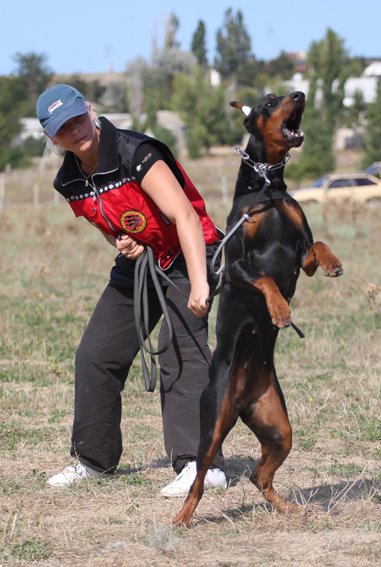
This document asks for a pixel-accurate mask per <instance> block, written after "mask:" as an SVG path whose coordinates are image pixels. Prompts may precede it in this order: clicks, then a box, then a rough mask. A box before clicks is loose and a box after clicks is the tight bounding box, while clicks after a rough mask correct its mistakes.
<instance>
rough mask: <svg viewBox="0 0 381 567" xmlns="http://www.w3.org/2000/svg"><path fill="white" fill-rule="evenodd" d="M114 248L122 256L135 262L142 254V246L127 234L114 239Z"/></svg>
mask: <svg viewBox="0 0 381 567" xmlns="http://www.w3.org/2000/svg"><path fill="white" fill-rule="evenodd" d="M116 247H117V249H118V250H119V252H120V253H121V254H123V256H126V257H127V258H129V259H130V260H136V259H137V258H139V256H140V255H141V254H143V252H144V246H143V245H142V244H139V242H137V240H135V238H132V236H129V235H128V234H122V235H121V236H119V238H117V239H116Z"/></svg>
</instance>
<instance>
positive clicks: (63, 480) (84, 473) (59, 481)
mask: <svg viewBox="0 0 381 567" xmlns="http://www.w3.org/2000/svg"><path fill="white" fill-rule="evenodd" d="M102 475H104V473H101V472H99V471H95V470H94V469H91V468H90V467H88V466H87V465H84V464H83V463H78V464H76V465H71V466H70V467H66V468H65V469H64V470H63V471H62V472H60V473H58V474H55V475H54V476H51V477H50V478H49V479H48V480H47V484H50V486H69V485H70V484H73V483H74V482H78V481H79V480H88V479H89V478H99V477H100V476H102Z"/></svg>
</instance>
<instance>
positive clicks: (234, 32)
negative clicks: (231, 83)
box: [214, 8, 251, 78]
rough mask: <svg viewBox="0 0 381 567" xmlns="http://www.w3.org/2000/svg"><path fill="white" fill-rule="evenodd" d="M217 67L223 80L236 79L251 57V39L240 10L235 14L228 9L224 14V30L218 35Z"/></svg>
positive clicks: (218, 32) (221, 29)
mask: <svg viewBox="0 0 381 567" xmlns="http://www.w3.org/2000/svg"><path fill="white" fill-rule="evenodd" d="M216 44H217V45H216V57H215V62H214V63H215V67H216V69H217V71H219V72H220V73H221V76H222V77H223V78H230V77H235V76H236V73H237V69H239V67H240V65H243V64H245V62H246V61H247V60H248V59H249V57H250V55H251V39H250V35H249V33H248V32H247V30H246V26H245V24H244V21H243V15H242V12H241V11H240V10H237V13H236V14H235V15H234V14H233V9H232V8H228V9H227V10H226V12H225V14H224V23H223V26H222V28H220V29H219V30H217V35H216Z"/></svg>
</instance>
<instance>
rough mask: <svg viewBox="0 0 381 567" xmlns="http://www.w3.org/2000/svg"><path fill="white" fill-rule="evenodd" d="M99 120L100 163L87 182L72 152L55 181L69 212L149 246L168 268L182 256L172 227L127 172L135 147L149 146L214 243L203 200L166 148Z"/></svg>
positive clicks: (214, 231)
mask: <svg viewBox="0 0 381 567" xmlns="http://www.w3.org/2000/svg"><path fill="white" fill-rule="evenodd" d="M100 121H101V136H100V150H99V156H100V159H99V163H98V167H97V170H96V171H95V173H94V174H93V175H91V177H90V178H89V179H88V180H86V178H84V176H83V174H82V173H81V171H80V170H79V168H78V165H77V162H76V160H75V156H74V154H72V153H71V152H67V153H66V155H65V159H64V162H63V164H62V167H61V168H60V170H59V171H58V173H57V176H56V179H55V180H54V187H55V189H56V190H57V191H59V192H60V193H61V194H62V195H63V196H64V197H65V199H66V200H67V201H68V203H69V204H70V206H71V208H72V209H73V211H74V214H75V215H76V216H83V217H85V218H86V219H87V220H88V221H89V222H90V223H91V224H93V225H94V226H96V227H97V228H99V230H101V231H102V232H104V233H107V234H111V235H113V236H115V237H117V236H118V234H119V233H120V232H125V233H127V234H130V235H131V236H133V237H134V238H135V239H136V240H138V241H139V242H141V243H142V244H147V245H148V246H150V247H151V248H152V250H153V252H154V255H155V258H156V259H157V260H158V263H159V266H160V267H161V268H162V269H166V268H168V267H169V266H170V265H171V263H172V262H173V260H174V259H175V258H176V257H177V256H178V254H179V253H180V252H181V248H180V243H179V239H178V236H177V231H176V226H175V225H174V224H173V223H171V222H170V221H169V220H168V219H166V218H165V216H164V215H163V214H162V212H161V211H160V209H159V208H158V207H157V206H156V204H155V203H154V202H153V201H152V199H151V198H150V197H149V196H148V195H147V194H146V193H144V191H143V190H142V189H141V187H140V185H139V183H138V182H137V180H136V179H135V177H134V175H133V171H132V164H133V161H134V155H135V152H136V150H137V148H138V147H139V146H140V144H142V143H144V142H149V143H150V144H153V145H155V146H156V147H157V148H158V150H159V151H160V153H161V154H162V156H163V160H164V161H165V162H166V163H167V165H168V166H169V167H170V169H171V170H172V172H173V174H174V175H175V176H176V178H177V180H178V181H179V183H180V185H181V186H182V188H183V190H184V192H185V194H186V195H187V197H188V199H189V200H190V202H191V203H192V205H193V207H194V209H195V211H196V212H197V214H198V216H199V219H200V222H201V226H202V230H203V233H204V238H205V243H206V244H212V243H214V242H216V241H217V240H219V235H218V233H217V229H216V227H215V225H214V224H213V222H212V220H211V218H210V217H209V215H208V214H207V212H206V209H205V203H204V200H203V199H202V197H201V195H200V193H199V192H198V191H197V189H196V187H195V186H194V185H193V183H192V181H191V180H190V179H189V177H188V175H187V174H186V172H185V171H184V169H183V168H182V166H181V165H180V164H179V163H178V162H177V161H176V160H175V158H174V156H173V154H172V153H171V151H170V150H169V148H168V147H167V146H166V145H165V144H163V143H162V142H159V141H158V140H155V139H154V138H150V137H149V136H146V135H144V134H140V133H138V132H132V131H129V130H120V129H117V128H115V126H113V124H111V122H109V121H108V120H107V119H106V118H104V117H102V118H101V119H100Z"/></svg>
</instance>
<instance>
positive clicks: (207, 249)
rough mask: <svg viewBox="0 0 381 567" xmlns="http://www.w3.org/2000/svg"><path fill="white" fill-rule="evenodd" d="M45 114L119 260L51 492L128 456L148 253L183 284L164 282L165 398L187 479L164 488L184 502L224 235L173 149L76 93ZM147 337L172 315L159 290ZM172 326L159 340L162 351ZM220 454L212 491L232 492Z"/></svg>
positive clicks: (171, 439) (51, 102) (59, 89)
mask: <svg viewBox="0 0 381 567" xmlns="http://www.w3.org/2000/svg"><path fill="white" fill-rule="evenodd" d="M36 112H37V117H38V118H39V120H40V123H41V125H42V127H43V129H44V132H45V135H46V136H47V137H48V142H49V143H50V144H53V145H54V146H60V147H61V148H63V149H64V150H66V152H65V157H64V160H63V164H62V166H61V168H60V169H59V171H58V173H57V176H56V178H55V180H54V187H55V189H56V190H57V191H59V192H60V193H61V194H62V195H63V196H64V197H65V199H66V200H67V201H68V203H69V204H70V206H71V207H72V209H73V211H74V213H75V215H76V216H84V217H85V218H86V219H87V220H88V221H89V222H90V223H91V224H92V225H94V226H96V227H97V228H98V229H99V230H100V231H101V232H102V234H103V235H104V236H105V238H106V239H107V240H108V242H109V243H111V244H112V245H113V246H116V248H117V249H118V251H119V254H118V256H117V257H116V260H115V265H114V266H113V268H112V270H111V274H110V281H109V284H108V285H107V287H106V289H105V290H104V292H103V294H102V296H101V298H100V300H99V302H98V304H97V306H96V308H95V310H94V312H93V314H92V316H91V318H90V321H89V323H88V326H87V328H86V330H85V332H84V335H83V337H82V340H81V343H80V345H79V347H78V350H77V353H76V372H75V412H74V423H73V432H72V443H71V455H72V457H74V458H76V460H77V461H76V464H74V465H73V466H69V467H67V468H65V469H64V470H63V471H62V472H60V473H58V474H56V475H54V476H52V477H51V478H50V479H49V480H48V483H49V484H50V485H52V486H65V485H68V484H71V483H73V482H77V481H80V480H84V479H87V478H91V477H99V476H100V475H102V474H112V473H113V472H114V471H115V469H116V467H117V465H118V463H119V460H120V457H121V453H122V438H121V431H120V420H121V392H122V390H123V387H124V383H125V381H126V378H127V375H128V371H129V369H130V366H131V364H132V361H133V359H134V358H135V356H136V354H137V352H138V350H139V340H138V334H137V331H136V327H135V322H134V301H133V297H134V295H133V294H134V268H135V264H136V260H137V258H139V256H140V255H141V254H142V253H143V252H144V250H145V248H146V247H149V248H151V249H152V251H153V254H154V257H155V259H156V261H157V263H158V265H159V267H160V269H161V270H163V271H164V272H165V274H166V276H167V278H169V280H171V282H173V283H175V286H172V285H169V284H168V283H167V280H163V282H162V289H163V293H164V295H165V297H166V303H167V306H168V310H169V315H170V319H171V322H172V327H173V340H172V342H171V343H170V346H169V348H167V349H166V350H165V351H164V352H163V353H162V354H161V355H160V356H159V362H160V369H161V370H160V393H161V407H162V419H163V431H164V444H165V449H166V452H167V454H168V456H169V458H170V459H171V461H172V464H173V468H174V470H175V472H176V474H177V476H176V477H175V478H174V480H173V481H172V482H171V483H170V484H169V485H167V486H166V487H164V488H163V489H162V490H161V494H162V495H163V496H167V497H170V496H184V495H186V494H187V493H188V490H189V488H190V486H191V484H192V482H193V480H194V478H195V475H196V466H195V458H196V455H197V447H198V442H199V435H200V424H199V400H200V396H201V393H202V391H203V390H204V388H205V386H206V384H207V382H208V367H209V361H210V350H209V347H208V344H207V331H208V328H207V317H208V309H209V307H210V306H208V305H207V303H206V300H207V298H208V297H209V295H210V293H211V291H213V289H214V287H215V285H216V282H215V278H214V277H213V275H212V274H211V273H210V270H209V264H210V260H211V257H212V256H213V253H214V251H215V249H216V246H217V243H218V240H219V235H218V232H217V229H216V227H215V226H214V224H213V223H212V221H211V219H210V217H209V216H208V214H207V213H206V210H205V205H204V202H203V200H202V198H201V196H200V194H199V193H198V191H197V190H196V188H195V187H194V185H193V184H192V182H191V181H190V179H189V178H188V176H187V175H186V173H185V171H184V170H183V169H182V167H181V165H180V164H179V163H178V162H177V161H176V160H175V158H174V157H173V155H172V153H171V152H170V150H169V149H168V148H167V146H165V145H164V144H163V143H161V142H159V141H158V140H155V139H153V138H149V137H147V136H145V135H143V134H140V133H137V132H132V131H127V130H120V129H117V128H116V127H115V126H114V125H113V124H111V123H110V122H109V121H108V120H107V119H106V118H104V117H103V118H100V119H99V120H98V119H97V118H96V116H95V113H94V111H93V110H92V108H91V106H90V104H88V103H87V102H86V101H85V99H84V97H83V95H82V94H81V93H80V92H79V91H77V90H76V89H75V88H73V87H71V86H70V85H64V84H58V85H55V86H53V87H50V88H49V89H47V90H46V91H45V92H43V93H42V94H41V95H40V97H39V98H38V101H37V105H36ZM148 289H149V331H151V330H152V329H153V328H154V327H155V325H156V323H157V322H158V320H159V318H160V317H161V315H162V312H163V309H162V307H161V305H160V302H159V299H158V296H157V293H156V292H155V290H154V289H153V288H152V287H151V286H149V288H148ZM167 339H168V326H167V324H166V323H165V322H164V323H163V324H162V325H161V329H160V333H159V345H158V346H159V350H160V348H161V347H162V346H163V345H165V344H166V343H167ZM221 465H222V455H219V456H218V457H217V459H216V461H215V462H214V464H213V466H214V468H212V469H210V470H209V471H208V474H207V477H206V480H205V487H206V488H214V487H226V477H225V475H224V473H223V472H222V470H220V467H221Z"/></svg>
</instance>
